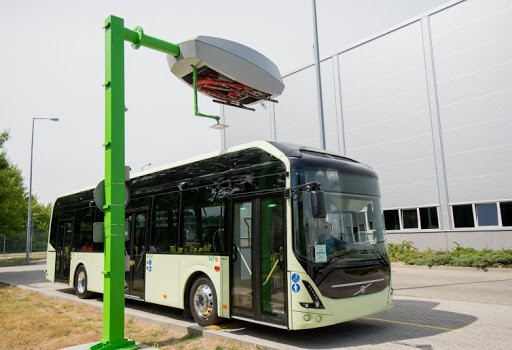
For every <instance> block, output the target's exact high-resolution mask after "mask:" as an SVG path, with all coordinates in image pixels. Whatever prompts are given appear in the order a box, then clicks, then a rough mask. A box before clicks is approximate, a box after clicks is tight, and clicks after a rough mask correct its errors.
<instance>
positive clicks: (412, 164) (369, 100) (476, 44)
mask: <svg viewBox="0 0 512 350" xmlns="http://www.w3.org/2000/svg"><path fill="white" fill-rule="evenodd" d="M331 35H332V36H333V37H330V38H324V37H321V38H320V42H321V41H322V40H335V35H336V33H332V34H331ZM340 49H341V48H340ZM321 77H322V91H323V107H324V118H325V129H326V147H327V149H328V150H329V151H332V152H336V153H339V154H341V155H345V156H347V157H350V158H353V159H356V160H358V161H360V162H363V163H365V164H368V165H370V166H371V167H372V168H374V169H375V170H376V171H377V173H378V174H379V176H380V181H381V193H382V199H383V206H384V209H385V219H386V228H387V232H388V240H389V241H390V242H401V241H403V240H408V241H413V242H414V243H415V244H416V246H417V247H418V248H420V249H424V248H426V247H431V248H434V249H449V248H452V247H453V246H454V245H455V244H456V243H457V244H460V245H461V246H470V247H475V248H484V247H488V248H493V249H499V248H511V247H512V1H510V0H466V1H460V0H459V1H452V2H450V3H447V4H446V5H444V6H442V7H440V8H436V9H433V10H431V11H430V12H428V13H426V14H424V15H422V16H419V17H416V18H412V19H410V20H409V21H407V22H404V23H402V24H400V25H398V26H396V27H394V28H391V29H390V30H388V31H386V32H384V33H380V34H379V35H376V36H375V37H372V38H370V39H368V40H365V41H363V42H359V43H356V44H355V45H352V46H351V47H348V48H345V49H343V50H340V52H339V53H337V54H335V55H333V56H331V57H327V58H325V59H322V61H321ZM284 82H285V84H286V88H285V90H284V93H283V95H282V96H281V97H280V98H279V103H278V104H272V103H268V104H266V105H265V106H256V111H255V112H250V111H245V110H241V109H236V108H229V107H225V108H222V107H221V114H222V117H223V122H225V123H227V124H229V125H230V126H231V128H228V129H226V130H225V131H224V133H223V144H224V146H231V145H235V144H239V143H243V142H247V141H250V140H255V139H266V140H274V141H282V142H291V143H298V144H306V145H310V146H316V147H320V131H319V125H320V124H319V118H318V108H317V95H316V78H315V67H314V66H313V65H311V66H307V67H303V68H300V69H297V70H296V71H294V72H292V73H290V74H287V75H286V76H284ZM255 113H256V115H255ZM455 242H456V243H455Z"/></svg>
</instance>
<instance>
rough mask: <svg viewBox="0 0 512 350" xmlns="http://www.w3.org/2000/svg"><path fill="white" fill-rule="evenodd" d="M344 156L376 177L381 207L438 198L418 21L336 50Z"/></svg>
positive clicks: (416, 203)
mask: <svg viewBox="0 0 512 350" xmlns="http://www.w3.org/2000/svg"><path fill="white" fill-rule="evenodd" d="M339 65H340V67H339V70H340V76H341V93H342V100H343V105H342V108H343V122H344V130H345V143H346V150H347V156H349V157H353V158H355V159H358V160H360V161H362V162H364V163H366V164H369V165H370V166H372V167H373V168H375V170H376V171H377V172H378V174H379V177H380V180H381V189H382V196H383V201H384V206H385V207H404V206H419V205H423V204H425V203H429V204H432V203H438V201H439V196H438V188H437V177H436V171H435V161H434V150H433V144H432V130H431V121H430V106H429V96H428V88H427V81H426V72H425V61H424V52H423V44H422V29H421V23H420V22H419V21H418V22H413V23H411V24H409V25H407V26H405V27H403V28H400V29H397V30H395V31H393V32H390V33H388V34H386V35H384V36H382V37H379V38H377V39H375V40H373V41H370V42H368V43H366V44H364V45H361V46H358V47H355V48H353V49H352V50H349V51H346V52H344V53H342V54H340V55H339Z"/></svg>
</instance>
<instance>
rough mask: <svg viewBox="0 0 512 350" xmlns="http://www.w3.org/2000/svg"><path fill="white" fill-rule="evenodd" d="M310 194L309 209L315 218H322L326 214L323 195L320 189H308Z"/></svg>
mask: <svg viewBox="0 0 512 350" xmlns="http://www.w3.org/2000/svg"><path fill="white" fill-rule="evenodd" d="M309 194H310V195H311V211H312V214H313V217H314V218H315V219H323V218H325V217H326V216H327V212H326V211H325V196H324V192H323V191H322V190H320V189H317V190H311V191H309Z"/></svg>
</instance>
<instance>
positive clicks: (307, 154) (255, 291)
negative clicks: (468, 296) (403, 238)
mask: <svg viewBox="0 0 512 350" xmlns="http://www.w3.org/2000/svg"><path fill="white" fill-rule="evenodd" d="M127 188H128V190H129V196H130V201H129V203H128V205H127V207H126V221H127V225H126V227H127V232H126V237H127V239H126V277H125V279H126V297H127V298H135V299H140V300H142V301H146V302H149V303H155V304H160V305H164V306H170V307H174V308H180V309H184V310H187V311H188V310H190V312H191V314H192V315H193V317H194V319H195V321H196V322H197V323H198V324H199V325H201V326H208V325H211V324H215V323H218V322H219V321H221V320H222V319H223V318H234V319H241V320H246V321H250V322H256V323H262V324H266V325H270V326H274V327H280V328H285V329H290V330H298V329H306V328H315V327H324V326H328V325H333V324H337V323H340V322H345V321H349V320H353V319H357V318H360V317H364V316H368V315H371V314H375V313H378V312H382V311H384V310H387V309H389V308H391V307H392V299H391V271H390V264H389V258H388V255H387V246H386V235H385V231H384V223H383V214H382V208H381V202H380V193H379V186H378V178H377V175H376V173H375V172H374V171H373V170H372V169H371V168H369V167H368V166H365V165H363V164H361V163H358V162H356V161H354V160H351V159H348V158H345V157H342V156H339V155H335V154H329V153H326V152H325V151H322V150H318V149H311V148H308V147H301V146H297V145H291V144H284V143H276V142H264V141H257V142H252V143H248V144H244V145H241V146H237V147H232V148H229V149H227V150H224V151H221V152H216V153H212V154H208V155H206V156H203V157H198V158H195V159H191V160H188V161H184V162H179V163H175V164H172V165H169V166H166V167H162V168H159V169H156V170H154V171H147V172H143V173H140V174H138V175H136V176H134V177H133V178H132V179H130V180H129V181H127ZM320 189H321V190H320ZM93 190H94V189H93V188H89V189H85V190H81V191H78V192H74V193H71V194H66V195H63V196H61V197H59V198H57V200H56V201H55V204H54V208H53V214H52V221H51V226H50V235H49V242H48V260H47V261H48V262H47V271H46V276H47V279H49V280H50V281H54V282H63V283H67V284H69V285H70V286H72V287H74V289H75V291H76V294H77V295H78V297H80V298H86V297H90V296H91V295H92V294H93V293H102V291H103V275H102V270H103V243H102V242H101V240H98V239H97V242H95V241H94V239H93V227H94V225H95V223H100V222H102V221H103V213H102V212H101V211H100V210H99V209H98V208H97V207H96V205H95V204H94V201H93ZM96 225H98V224H96ZM99 225H101V224H99ZM327 227H328V231H330V232H327ZM327 236H329V237H328V238H326V237H327ZM322 237H323V238H322Z"/></svg>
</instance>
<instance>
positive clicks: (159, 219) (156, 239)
mask: <svg viewBox="0 0 512 350" xmlns="http://www.w3.org/2000/svg"><path fill="white" fill-rule="evenodd" d="M154 208H155V209H154V214H153V230H152V232H151V241H150V245H151V246H153V247H155V249H156V251H157V252H159V253H175V252H177V250H178V249H177V248H178V213H179V194H178V193H167V194H164V195H160V196H156V197H155V202H154Z"/></svg>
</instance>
